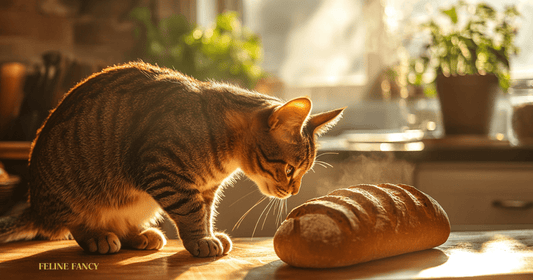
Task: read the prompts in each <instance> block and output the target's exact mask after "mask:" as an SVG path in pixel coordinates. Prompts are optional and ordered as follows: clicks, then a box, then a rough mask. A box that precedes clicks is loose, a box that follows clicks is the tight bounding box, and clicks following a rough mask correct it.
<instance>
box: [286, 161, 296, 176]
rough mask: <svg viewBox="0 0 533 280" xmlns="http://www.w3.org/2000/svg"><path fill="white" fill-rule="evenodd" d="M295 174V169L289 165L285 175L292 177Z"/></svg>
mask: <svg viewBox="0 0 533 280" xmlns="http://www.w3.org/2000/svg"><path fill="white" fill-rule="evenodd" d="M293 172H294V167H292V165H290V164H287V169H285V173H287V176H291V175H292V173H293Z"/></svg>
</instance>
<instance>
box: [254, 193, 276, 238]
mask: <svg viewBox="0 0 533 280" xmlns="http://www.w3.org/2000/svg"><path fill="white" fill-rule="evenodd" d="M273 201H275V200H274V199H273V198H272V197H270V201H269V202H268V204H267V206H266V207H265V209H263V212H261V215H259V218H258V219H257V222H256V223H255V227H254V231H253V232H252V237H251V239H253V238H254V235H255V230H256V229H257V225H258V224H259V221H261V217H263V214H264V213H265V211H266V210H267V208H268V206H270V204H272V202H273Z"/></svg>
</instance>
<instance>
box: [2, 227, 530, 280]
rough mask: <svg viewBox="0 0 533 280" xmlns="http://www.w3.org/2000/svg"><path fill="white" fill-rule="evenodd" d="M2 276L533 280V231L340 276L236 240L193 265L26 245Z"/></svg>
mask: <svg viewBox="0 0 533 280" xmlns="http://www.w3.org/2000/svg"><path fill="white" fill-rule="evenodd" d="M65 264H66V266H65ZM39 268H41V269H39ZM52 268H54V269H55V270H53V269H52ZM0 275H1V276H0V277H2V278H3V277H4V276H6V275H7V276H8V277H7V278H6V279H32V278H34V279H67V278H70V279H78V278H79V279H120V278H122V279H176V278H179V279H195V280H196V279H209V280H211V279H448V278H455V277H465V278H461V279H533V230H512V231H480V232H454V233H452V234H451V235H450V238H449V239H448V241H447V242H446V243H444V244H443V245H441V246H439V247H437V248H434V249H430V250H425V251H420V252H415V253H410V254H404V255H400V256H396V257H390V258H386V259H381V260H376V261H372V262H368V263H363V264H358V265H354V266H350V267H345V268H338V269H298V268H293V267H290V266H288V265H286V264H285V263H283V262H282V261H281V260H280V259H279V258H278V257H277V256H276V254H275V252H274V249H273V246H272V238H253V239H250V238H235V239H234V249H233V251H232V252H231V253H230V254H229V255H227V256H223V257H218V258H205V259H199V258H194V257H192V256H191V255H190V254H189V253H188V252H187V251H185V249H184V248H183V246H182V244H181V242H180V241H178V240H170V241H169V242H168V244H167V245H166V246H165V247H164V248H163V249H162V250H159V251H135V250H121V251H120V252H119V253H118V254H114V255H104V256H100V255H88V254H85V253H84V252H83V251H82V250H81V249H80V248H79V247H78V246H77V244H76V242H75V241H24V242H14V243H7V244H1V245H0Z"/></svg>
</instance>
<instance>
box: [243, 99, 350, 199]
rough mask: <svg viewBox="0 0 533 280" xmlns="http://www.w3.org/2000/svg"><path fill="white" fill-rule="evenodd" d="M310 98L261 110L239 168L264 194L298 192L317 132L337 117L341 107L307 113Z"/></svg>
mask: <svg viewBox="0 0 533 280" xmlns="http://www.w3.org/2000/svg"><path fill="white" fill-rule="evenodd" d="M311 107H312V103H311V100H310V99H309V98H307V97H300V98H296V99H293V100H290V101H288V102H287V103H285V104H283V105H280V106H277V107H275V108H272V109H269V110H266V111H265V112H262V114H260V116H259V117H258V118H257V120H256V123H255V125H254V128H252V129H253V130H254V135H255V137H254V143H252V145H250V146H251V147H250V149H249V151H248V153H247V157H248V159H247V164H246V165H245V166H243V171H244V172H245V173H246V175H247V176H248V177H249V178H250V179H252V180H253V181H254V182H255V183H256V184H257V186H258V187H259V189H260V190H261V192H262V193H263V194H265V195H267V196H271V197H277V198H282V199H284V198H288V197H289V196H291V195H295V194H297V193H298V191H299V189H300V185H301V181H302V177H303V176H304V174H305V173H307V171H309V170H310V169H311V168H312V167H313V164H314V162H315V157H316V150H317V146H316V142H317V139H316V138H317V136H318V135H320V134H322V133H324V132H326V131H327V130H328V129H329V128H330V127H332V126H333V125H334V124H335V123H336V122H337V121H338V120H339V119H340V117H341V115H342V112H343V110H344V108H342V109H337V110H333V111H328V112H324V113H319V114H315V115H311V114H310V112H311Z"/></svg>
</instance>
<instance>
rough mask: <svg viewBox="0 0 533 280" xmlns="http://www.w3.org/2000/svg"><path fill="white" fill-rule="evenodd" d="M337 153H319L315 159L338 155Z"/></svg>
mask: <svg viewBox="0 0 533 280" xmlns="http://www.w3.org/2000/svg"><path fill="white" fill-rule="evenodd" d="M338 154H339V153H335V152H325V153H321V154H319V155H317V156H316V158H319V157H321V156H325V155H338Z"/></svg>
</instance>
